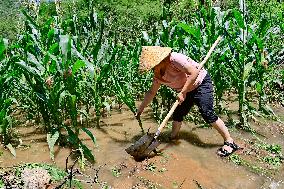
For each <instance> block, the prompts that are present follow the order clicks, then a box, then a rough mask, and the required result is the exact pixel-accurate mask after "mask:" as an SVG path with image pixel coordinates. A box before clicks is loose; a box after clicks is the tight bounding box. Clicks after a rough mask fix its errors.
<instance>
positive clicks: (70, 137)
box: [64, 127, 80, 146]
mask: <svg viewBox="0 0 284 189" xmlns="http://www.w3.org/2000/svg"><path fill="white" fill-rule="evenodd" d="M64 128H65V129H66V131H67V133H68V140H69V142H70V143H71V144H73V145H75V146H77V145H78V142H79V141H80V139H79V138H78V136H77V135H76V134H75V133H74V132H73V131H72V129H70V128H69V127H64Z"/></svg>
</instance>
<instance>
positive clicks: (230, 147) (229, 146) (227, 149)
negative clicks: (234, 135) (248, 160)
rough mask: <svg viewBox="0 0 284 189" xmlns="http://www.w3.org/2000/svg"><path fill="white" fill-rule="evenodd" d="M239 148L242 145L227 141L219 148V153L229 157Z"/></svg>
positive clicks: (221, 155)
mask: <svg viewBox="0 0 284 189" xmlns="http://www.w3.org/2000/svg"><path fill="white" fill-rule="evenodd" d="M239 149H240V147H239V146H238V145H237V144H236V143H235V142H228V141H225V142H224V146H223V147H222V148H219V149H218V151H217V154H218V155H219V156H220V157H227V156H229V155H231V154H232V153H234V152H235V151H237V150H239Z"/></svg>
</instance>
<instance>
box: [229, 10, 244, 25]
mask: <svg viewBox="0 0 284 189" xmlns="http://www.w3.org/2000/svg"><path fill="white" fill-rule="evenodd" d="M232 13H233V16H234V18H235V19H236V21H237V24H238V26H239V27H240V28H242V29H245V23H244V19H243V16H242V14H241V12H240V11H238V10H232Z"/></svg>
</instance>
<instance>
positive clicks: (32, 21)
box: [21, 9, 39, 28]
mask: <svg viewBox="0 0 284 189" xmlns="http://www.w3.org/2000/svg"><path fill="white" fill-rule="evenodd" d="M21 11H22V13H23V15H24V16H25V17H26V19H27V20H28V21H29V22H30V23H31V24H32V25H33V26H34V27H36V28H39V26H38V25H37V23H36V22H35V21H34V18H32V17H31V16H30V15H29V14H28V13H27V12H26V11H25V10H24V9H22V10H21Z"/></svg>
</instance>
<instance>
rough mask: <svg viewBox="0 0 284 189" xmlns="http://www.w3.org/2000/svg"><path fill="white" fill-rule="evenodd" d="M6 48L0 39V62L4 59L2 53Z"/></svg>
mask: <svg viewBox="0 0 284 189" xmlns="http://www.w3.org/2000/svg"><path fill="white" fill-rule="evenodd" d="M5 49H6V47H5V44H4V40H3V38H0V60H3V59H4V51H5Z"/></svg>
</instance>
